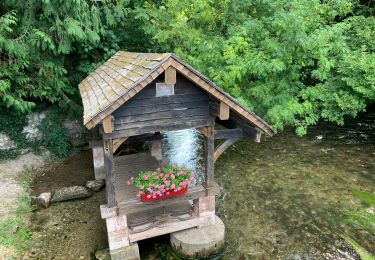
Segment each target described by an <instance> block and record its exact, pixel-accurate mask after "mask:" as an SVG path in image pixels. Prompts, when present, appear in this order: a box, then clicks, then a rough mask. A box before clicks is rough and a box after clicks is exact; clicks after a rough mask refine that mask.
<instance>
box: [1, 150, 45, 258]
mask: <svg viewBox="0 0 375 260" xmlns="http://www.w3.org/2000/svg"><path fill="white" fill-rule="evenodd" d="M46 161H47V159H46V157H43V156H37V155H34V154H32V153H28V154H24V155H21V156H20V157H18V158H17V159H15V160H6V161H2V162H1V163H0V226H1V228H0V242H1V243H0V259H3V258H4V259H7V258H9V257H11V256H16V255H17V254H18V253H19V252H18V246H20V245H18V244H16V243H17V241H16V240H17V236H18V235H19V234H17V233H18V231H20V229H21V228H22V227H20V226H19V225H20V224H21V223H24V222H28V221H29V219H28V215H27V214H26V213H27V211H28V209H27V208H28V200H27V197H28V191H27V190H25V188H26V187H25V185H27V184H28V182H27V179H25V178H27V177H28V174H29V173H30V172H33V171H35V170H36V169H39V168H40V167H42V166H43V165H45V163H46ZM26 225H27V224H26ZM25 235H27V234H25ZM21 236H22V235H21Z"/></svg>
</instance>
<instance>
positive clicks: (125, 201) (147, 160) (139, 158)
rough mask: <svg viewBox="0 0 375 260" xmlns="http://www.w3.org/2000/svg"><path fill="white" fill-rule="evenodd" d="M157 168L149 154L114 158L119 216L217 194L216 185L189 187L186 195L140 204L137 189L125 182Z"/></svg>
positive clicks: (155, 162)
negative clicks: (207, 187)
mask: <svg viewBox="0 0 375 260" xmlns="http://www.w3.org/2000/svg"><path fill="white" fill-rule="evenodd" d="M157 167H159V164H158V162H157V161H156V160H155V159H154V157H152V156H151V155H150V154H149V153H138V154H131V155H125V156H118V157H114V175H115V185H116V186H115V187H116V201H117V207H118V210H119V213H120V214H126V215H128V214H132V213H137V212H144V211H146V210H154V209H155V208H158V207H165V206H168V205H175V204H181V203H182V204H183V203H184V202H188V201H190V200H194V199H197V198H199V197H203V196H206V195H207V193H208V192H210V194H211V195H215V194H217V193H218V192H219V188H218V186H217V185H215V186H213V187H212V188H211V189H206V188H205V187H203V186H202V185H198V186H195V187H189V191H188V193H187V194H185V195H183V196H179V197H171V198H166V199H162V200H157V201H153V202H147V203H145V202H142V201H140V199H139V198H138V197H137V188H136V187H134V186H133V185H131V186H128V185H127V184H126V182H127V180H129V179H130V177H131V176H134V177H136V176H137V174H138V173H139V172H140V171H144V170H153V169H156V168H157Z"/></svg>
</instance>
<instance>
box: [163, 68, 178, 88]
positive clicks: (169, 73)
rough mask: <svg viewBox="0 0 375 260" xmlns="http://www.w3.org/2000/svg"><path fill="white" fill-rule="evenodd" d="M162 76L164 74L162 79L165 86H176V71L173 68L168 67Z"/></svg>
mask: <svg viewBox="0 0 375 260" xmlns="http://www.w3.org/2000/svg"><path fill="white" fill-rule="evenodd" d="M164 74H165V78H164V81H165V84H167V85H174V84H176V69H175V68H174V67H172V66H169V67H168V68H167V69H166V70H165V73H164Z"/></svg>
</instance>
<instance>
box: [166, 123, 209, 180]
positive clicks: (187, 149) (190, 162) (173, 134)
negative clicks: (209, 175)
mask: <svg viewBox="0 0 375 260" xmlns="http://www.w3.org/2000/svg"><path fill="white" fill-rule="evenodd" d="M163 137H164V138H163V139H162V149H163V160H164V162H165V163H168V164H171V165H181V166H184V167H187V168H189V169H190V170H192V171H194V172H195V173H196V177H197V178H196V180H195V182H196V183H201V182H202V180H203V176H204V175H203V173H204V165H205V163H204V162H205V158H204V139H203V137H202V135H201V133H200V132H199V131H197V130H195V129H188V130H180V131H170V132H166V133H163ZM193 185H194V183H193Z"/></svg>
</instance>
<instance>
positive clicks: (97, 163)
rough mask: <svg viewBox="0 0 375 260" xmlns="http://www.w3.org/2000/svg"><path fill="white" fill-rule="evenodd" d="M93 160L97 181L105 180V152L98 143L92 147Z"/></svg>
mask: <svg viewBox="0 0 375 260" xmlns="http://www.w3.org/2000/svg"><path fill="white" fill-rule="evenodd" d="M92 158H93V162H94V173H95V180H105V167H104V151H103V146H102V145H99V142H96V143H95V144H93V146H92Z"/></svg>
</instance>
